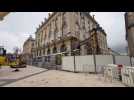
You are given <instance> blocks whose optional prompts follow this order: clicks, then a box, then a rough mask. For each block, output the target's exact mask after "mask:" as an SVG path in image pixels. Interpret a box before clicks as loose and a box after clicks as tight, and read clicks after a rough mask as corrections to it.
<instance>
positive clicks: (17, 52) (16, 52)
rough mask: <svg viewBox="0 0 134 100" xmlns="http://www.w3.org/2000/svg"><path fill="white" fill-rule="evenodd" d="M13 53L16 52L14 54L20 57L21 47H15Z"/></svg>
mask: <svg viewBox="0 0 134 100" xmlns="http://www.w3.org/2000/svg"><path fill="white" fill-rule="evenodd" d="M13 51H14V54H16V55H18V54H19V52H20V49H19V47H14V48H13Z"/></svg>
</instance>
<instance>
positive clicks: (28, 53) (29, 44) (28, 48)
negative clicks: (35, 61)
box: [23, 36, 35, 64]
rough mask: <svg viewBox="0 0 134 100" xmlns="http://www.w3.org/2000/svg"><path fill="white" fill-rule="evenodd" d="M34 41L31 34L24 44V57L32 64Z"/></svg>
mask: <svg viewBox="0 0 134 100" xmlns="http://www.w3.org/2000/svg"><path fill="white" fill-rule="evenodd" d="M34 43H35V40H34V39H33V38H32V36H30V37H29V38H28V39H27V40H26V41H25V42H24V45H23V55H24V58H25V60H26V62H27V64H30V63H31V60H32V58H33V55H32V54H33V53H32V52H33V48H34Z"/></svg>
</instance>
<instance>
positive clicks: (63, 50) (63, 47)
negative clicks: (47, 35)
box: [60, 44, 67, 52]
mask: <svg viewBox="0 0 134 100" xmlns="http://www.w3.org/2000/svg"><path fill="white" fill-rule="evenodd" d="M66 50H67V48H66V46H65V44H63V45H62V46H61V48H60V51H61V52H65V51H66Z"/></svg>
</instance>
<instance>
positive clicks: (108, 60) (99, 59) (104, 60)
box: [95, 55, 113, 72]
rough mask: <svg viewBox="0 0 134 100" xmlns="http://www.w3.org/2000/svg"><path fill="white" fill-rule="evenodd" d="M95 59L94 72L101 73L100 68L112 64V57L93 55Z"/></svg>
mask: <svg viewBox="0 0 134 100" xmlns="http://www.w3.org/2000/svg"><path fill="white" fill-rule="evenodd" d="M95 59H96V70H97V72H101V71H102V69H103V68H102V67H104V66H105V65H108V64H113V56H112V55H95Z"/></svg>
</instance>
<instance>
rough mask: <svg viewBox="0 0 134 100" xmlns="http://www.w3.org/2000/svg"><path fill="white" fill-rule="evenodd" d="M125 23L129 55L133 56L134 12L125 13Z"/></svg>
mask: <svg viewBox="0 0 134 100" xmlns="http://www.w3.org/2000/svg"><path fill="white" fill-rule="evenodd" d="M125 25H126V40H127V42H128V50H129V55H130V56H132V57H134V12H126V13H125Z"/></svg>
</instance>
